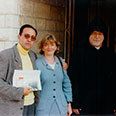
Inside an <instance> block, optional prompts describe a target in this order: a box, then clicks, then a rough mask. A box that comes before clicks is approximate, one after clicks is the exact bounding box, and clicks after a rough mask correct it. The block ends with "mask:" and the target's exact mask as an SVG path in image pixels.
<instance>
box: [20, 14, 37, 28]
mask: <svg viewBox="0 0 116 116" xmlns="http://www.w3.org/2000/svg"><path fill="white" fill-rule="evenodd" d="M23 24H30V25H32V26H34V27H35V18H33V17H26V16H21V17H20V25H23Z"/></svg>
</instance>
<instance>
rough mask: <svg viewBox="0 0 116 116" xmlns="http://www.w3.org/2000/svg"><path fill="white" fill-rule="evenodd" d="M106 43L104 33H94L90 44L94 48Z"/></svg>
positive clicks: (90, 38)
mask: <svg viewBox="0 0 116 116" xmlns="http://www.w3.org/2000/svg"><path fill="white" fill-rule="evenodd" d="M103 41H104V35H103V33H102V32H99V31H93V32H92V33H91V35H90V37H89V42H90V44H91V45H92V46H94V47H101V46H102V43H103Z"/></svg>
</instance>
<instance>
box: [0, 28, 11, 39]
mask: <svg viewBox="0 0 116 116" xmlns="http://www.w3.org/2000/svg"><path fill="white" fill-rule="evenodd" d="M8 32H9V30H8V29H7V28H0V41H7V40H8V39H9V34H8Z"/></svg>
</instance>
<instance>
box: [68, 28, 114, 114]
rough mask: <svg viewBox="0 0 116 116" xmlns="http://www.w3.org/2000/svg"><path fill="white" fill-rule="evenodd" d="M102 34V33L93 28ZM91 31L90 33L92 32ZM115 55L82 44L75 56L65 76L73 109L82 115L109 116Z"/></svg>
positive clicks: (105, 50) (104, 49) (112, 93)
mask: <svg viewBox="0 0 116 116" xmlns="http://www.w3.org/2000/svg"><path fill="white" fill-rule="evenodd" d="M93 30H98V31H101V32H103V33H104V31H102V30H100V29H98V28H96V29H95V27H94V28H93ZM93 30H92V28H91V32H92V31H93ZM115 60H116V59H115V55H114V54H113V53H112V52H111V51H110V50H109V49H108V48H106V47H105V46H102V47H101V48H100V49H99V50H97V49H96V48H94V47H93V46H91V45H90V44H89V38H88V42H84V43H83V44H82V45H81V46H80V47H78V49H77V51H75V52H74V54H73V56H72V58H71V60H70V65H69V70H68V73H69V75H70V77H71V82H72V90H73V103H72V105H73V108H81V109H82V111H81V112H82V113H81V114H94V115H103V114H104V115H105V114H107V115H110V114H113V113H114V112H113V110H114V109H116V108H115V104H116V100H115V99H116V97H115V91H116V87H115V85H116V84H115V82H116V79H115V78H116V77H115V71H116V68H115V67H116V66H115V65H116V64H115Z"/></svg>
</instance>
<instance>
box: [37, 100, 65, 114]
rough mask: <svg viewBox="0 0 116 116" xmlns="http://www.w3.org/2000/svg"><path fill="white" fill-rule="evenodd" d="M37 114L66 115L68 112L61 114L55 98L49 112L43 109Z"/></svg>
mask: <svg viewBox="0 0 116 116" xmlns="http://www.w3.org/2000/svg"><path fill="white" fill-rule="evenodd" d="M48 107H49V106H48ZM36 116H66V114H63V115H62V114H61V112H60V109H59V107H58V104H57V102H56V100H54V102H53V104H52V106H51V109H50V112H49V114H46V113H45V111H44V110H43V111H39V112H37V114H36Z"/></svg>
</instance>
